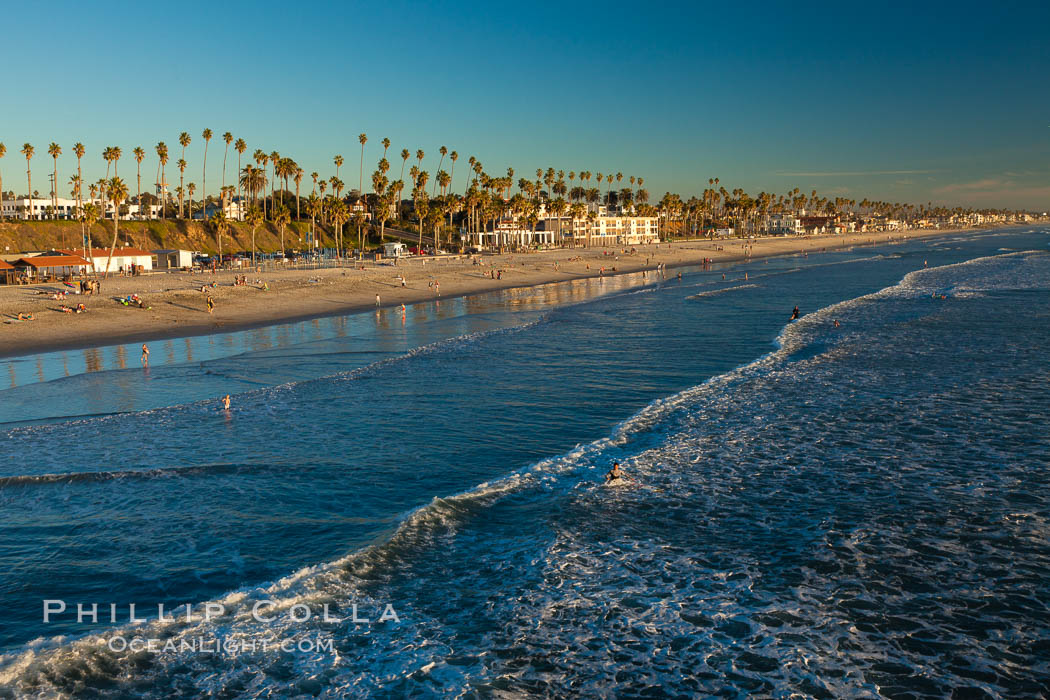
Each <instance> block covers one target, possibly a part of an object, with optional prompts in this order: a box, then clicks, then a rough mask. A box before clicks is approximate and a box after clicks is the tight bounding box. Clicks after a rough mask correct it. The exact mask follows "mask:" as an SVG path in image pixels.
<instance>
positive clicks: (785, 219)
mask: <svg viewBox="0 0 1050 700" xmlns="http://www.w3.org/2000/svg"><path fill="white" fill-rule="evenodd" d="M766 233H767V234H769V235H770V236H797V235H800V234H801V233H802V220H801V219H799V218H798V217H797V216H795V215H794V214H770V215H769V216H767V217H766Z"/></svg>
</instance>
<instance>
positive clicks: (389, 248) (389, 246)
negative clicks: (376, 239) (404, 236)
mask: <svg viewBox="0 0 1050 700" xmlns="http://www.w3.org/2000/svg"><path fill="white" fill-rule="evenodd" d="M404 254H405V244H404V243H396V242H394V243H384V244H383V257H384V258H400V257H403V256H404Z"/></svg>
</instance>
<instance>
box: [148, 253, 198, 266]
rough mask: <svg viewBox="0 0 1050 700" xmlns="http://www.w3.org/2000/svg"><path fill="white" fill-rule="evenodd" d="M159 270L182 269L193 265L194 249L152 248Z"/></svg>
mask: <svg viewBox="0 0 1050 700" xmlns="http://www.w3.org/2000/svg"><path fill="white" fill-rule="evenodd" d="M150 252H151V253H153V256H154V257H155V258H156V261H157V263H156V265H155V266H154V267H156V269H158V270H181V269H189V268H191V267H193V251H192V250H178V249H170V250H169V249H161V250H152V251H150Z"/></svg>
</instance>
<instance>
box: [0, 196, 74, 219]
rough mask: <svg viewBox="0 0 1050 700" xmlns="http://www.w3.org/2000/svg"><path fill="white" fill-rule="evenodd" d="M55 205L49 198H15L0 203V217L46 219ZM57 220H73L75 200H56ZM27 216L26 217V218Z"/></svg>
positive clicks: (61, 198) (60, 198)
mask: <svg viewBox="0 0 1050 700" xmlns="http://www.w3.org/2000/svg"><path fill="white" fill-rule="evenodd" d="M53 206H55V203H54V202H53V201H52V200H51V198H50V197H46V198H45V197H15V198H14V199H5V200H3V202H2V203H0V216H2V217H4V218H6V219H26V218H28V219H46V218H49V217H50V216H51V208H52V207H53ZM56 211H57V213H58V218H60V219H75V218H76V212H77V200H75V199H65V198H63V197H59V198H58V208H57V210H56ZM27 214H28V216H27Z"/></svg>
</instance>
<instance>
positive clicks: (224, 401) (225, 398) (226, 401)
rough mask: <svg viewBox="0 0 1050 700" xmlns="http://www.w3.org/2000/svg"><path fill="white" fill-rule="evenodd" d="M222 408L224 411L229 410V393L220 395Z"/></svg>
mask: <svg viewBox="0 0 1050 700" xmlns="http://www.w3.org/2000/svg"><path fill="white" fill-rule="evenodd" d="M222 410H224V411H229V410H230V395H229V394H226V396H223V397H222Z"/></svg>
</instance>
